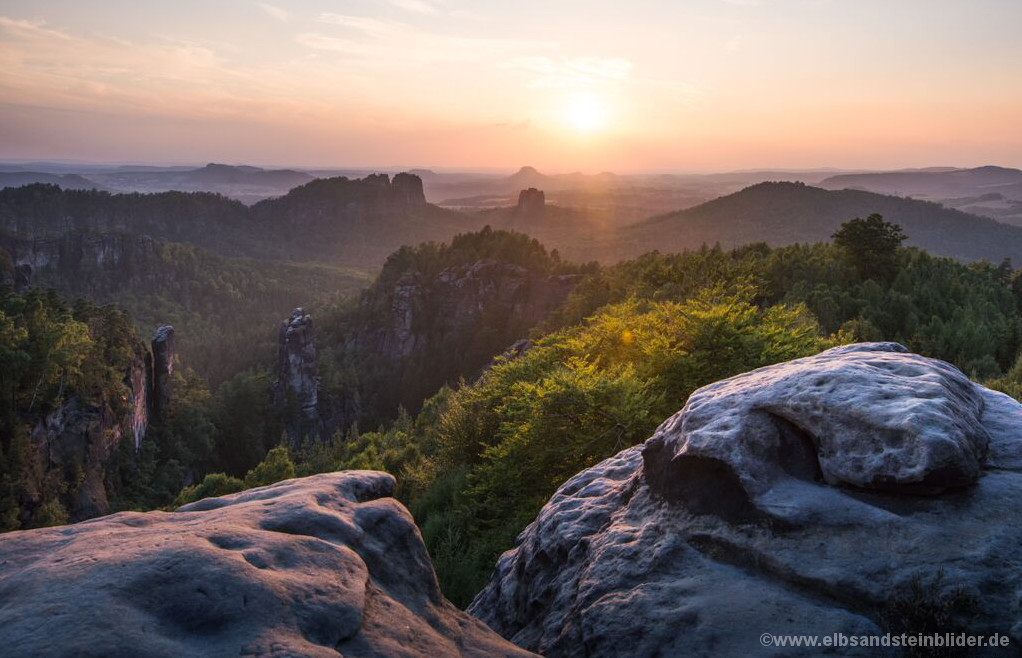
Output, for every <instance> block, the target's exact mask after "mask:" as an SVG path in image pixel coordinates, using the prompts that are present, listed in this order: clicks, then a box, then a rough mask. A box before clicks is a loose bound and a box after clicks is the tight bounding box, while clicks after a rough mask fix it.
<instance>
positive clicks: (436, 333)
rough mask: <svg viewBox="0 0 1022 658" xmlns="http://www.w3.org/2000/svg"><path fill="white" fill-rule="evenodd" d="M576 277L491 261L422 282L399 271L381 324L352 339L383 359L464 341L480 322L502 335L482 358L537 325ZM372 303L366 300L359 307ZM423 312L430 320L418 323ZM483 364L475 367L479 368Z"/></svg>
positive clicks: (412, 274)
mask: <svg viewBox="0 0 1022 658" xmlns="http://www.w3.org/2000/svg"><path fill="white" fill-rule="evenodd" d="M578 280H579V276H578V275H573V274H569V275H552V276H547V275H542V274H536V273H534V272H532V271H530V270H528V269H526V268H524V267H521V266H519V265H515V264H512V263H507V262H502V261H498V260H493V259H486V260H480V261H476V262H474V263H472V264H470V265H467V266H456V267H450V268H447V269H445V270H443V271H442V272H440V273H439V274H437V275H436V276H435V278H431V279H430V278H426V277H424V275H423V274H422V273H420V272H417V271H411V272H405V273H403V274H402V275H401V277H400V278H399V279H398V280H397V282H396V284H395V285H394V286H393V288H392V290H391V291H390V292H389V295H388V297H389V300H390V304H389V307H390V308H389V313H388V317H387V319H386V321H385V322H382V323H381V322H371V323H367V324H366V325H365V326H363V327H362V328H361V330H360V331H359V334H358V337H357V340H358V341H360V342H361V343H362V344H363V345H365V346H366V347H370V348H371V349H373V350H374V351H375V352H377V353H379V354H381V355H384V356H386V357H387V358H389V359H403V358H408V357H410V356H412V355H413V354H414V353H416V352H420V351H425V350H432V349H438V348H439V345H438V344H437V343H438V339H439V337H443V338H445V339H447V340H450V341H452V342H453V343H462V344H465V343H470V342H471V341H472V340H473V335H474V334H477V333H478V332H479V329H480V323H481V322H482V321H483V319H484V318H487V319H490V320H491V321H492V322H493V323H494V324H495V325H496V326H497V327H499V328H500V329H501V332H502V333H503V334H505V336H502V337H501V339H502V341H503V342H501V343H499V344H497V345H495V346H494V349H493V350H490V351H489V352H488V355H487V357H491V356H493V355H494V354H498V353H500V351H501V350H502V349H503V348H504V347H506V346H507V345H508V344H509V343H511V342H512V341H514V340H516V339H517V338H518V337H520V336H521V335H522V334H524V332H526V331H528V330H529V329H530V328H532V327H534V326H536V325H537V324H539V323H540V322H542V321H543V320H544V319H545V318H546V317H547V315H548V314H549V313H550V312H551V311H553V310H554V309H556V308H557V307H558V306H560V304H561V303H562V302H563V301H564V299H565V298H566V297H567V296H568V294H569V293H570V292H571V291H572V290H573V289H574V287H575V285H576V284H577V283H578ZM375 301H376V300H374V299H372V298H371V297H368V298H366V299H364V300H363V306H369V305H371V304H373V303H374V302H375ZM427 313H428V314H429V316H430V321H429V322H425V321H423V320H424V319H425V318H424V317H423V316H424V315H426V314H427ZM483 365H484V364H483V363H480V364H476V367H482V366H483Z"/></svg>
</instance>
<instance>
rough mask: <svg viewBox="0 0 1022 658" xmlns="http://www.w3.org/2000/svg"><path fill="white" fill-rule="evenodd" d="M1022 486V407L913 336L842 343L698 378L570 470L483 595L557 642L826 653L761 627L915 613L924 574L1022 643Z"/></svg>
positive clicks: (878, 620)
mask: <svg viewBox="0 0 1022 658" xmlns="http://www.w3.org/2000/svg"><path fill="white" fill-rule="evenodd" d="M1020 495H1022V405H1019V404H1018V403H1017V402H1015V401H1014V400H1012V399H1011V398H1009V397H1007V396H1005V395H1002V394H1000V393H996V392H994V391H990V390H988V389H985V388H983V387H981V386H979V385H976V384H972V383H971V382H969V380H968V379H967V378H966V377H965V376H964V375H963V374H962V373H961V372H959V371H958V370H956V369H955V368H954V367H952V366H950V365H948V364H946V363H943V362H941V361H936V360H933V359H927V358H924V357H921V356H918V355H915V354H909V353H907V351H906V350H905V348H903V347H901V346H900V345H896V344H892V343H869V344H859V345H851V346H846V347H841V348H835V349H832V350H829V351H827V352H824V353H822V354H819V355H817V356H814V357H810V358H806V359H799V360H796V361H792V362H789V363H784V364H779V365H776V366H770V367H767V368H761V369H759V370H756V371H753V372H750V373H746V374H744V375H740V376H738V377H734V378H731V379H728V380H724V381H722V382H718V383H716V384H713V385H710V386H707V387H705V388H702V389H700V390H699V391H697V392H696V393H694V394H693V395H692V396H691V397H690V399H689V401H688V403H687V404H686V406H685V408H684V409H682V410H681V411H680V412H679V413H678V414H676V415H675V416H673V417H671V418H670V419H668V420H667V421H666V422H664V423H663V424H662V425H661V426H660V428H659V429H658V430H657V431H656V433H655V434H654V435H653V437H652V438H650V439H649V440H648V441H647V442H646V443H645V444H644V445H640V446H635V447H632V448H629V449H627V450H624V451H623V452H621V453H619V454H618V455H616V456H614V457H612V458H610V459H608V460H605V461H603V462H601V463H600V464H598V465H596V466H594V467H592V468H590V469H588V470H586V471H583V472H582V473H579V474H578V475H576V476H575V477H574V478H572V479H571V480H569V481H568V482H567V483H565V484H564V485H563V486H562V487H561V488H560V489H559V490H558V491H557V493H556V494H555V495H554V496H553V497H552V498H551V499H550V501H549V502H548V503H547V505H546V506H545V507H544V508H543V510H542V511H541V512H540V514H539V516H538V517H537V519H536V521H535V522H534V523H533V524H531V525H530V526H529V527H528V528H527V529H526V530H525V531H524V532H523V533H522V535H521V536H520V537H519V539H518V542H517V546H516V547H515V548H514V549H513V550H511V551H508V552H507V553H505V554H504V555H503V556H502V557H501V558H500V561H499V562H498V564H497V568H496V570H495V572H494V574H493V576H492V578H491V580H490V583H489V584H488V585H487V587H486V588H485V589H484V590H483V591H482V592H481V593H480V594H479V595H478V596H477V597H476V599H475V601H474V602H473V604H472V606H471V607H470V608H469V612H471V613H473V614H475V615H477V616H479V617H480V618H482V619H483V620H484V621H486V622H487V623H488V624H489V625H490V626H491V627H492V628H493V629H495V630H496V631H498V632H499V633H501V634H502V635H503V636H504V637H506V638H508V639H510V640H512V641H514V642H515V643H517V644H518V645H520V646H522V647H525V648H527V649H530V650H532V651H537V652H539V653H542V654H544V655H546V656H550V657H558V656H587V657H599V656H663V655H714V656H750V655H778V656H780V655H784V656H794V655H805V656H815V655H818V654H819V649H818V648H796V647H785V648H783V649H781V648H776V647H775V648H770V647H764V646H763V645H762V644H761V643H760V636H761V635H762V634H764V633H769V634H774V635H782V634H813V635H818V636H821V637H822V636H824V635H827V634H831V633H844V634H846V635H848V636H853V635H854V636H861V635H870V634H882V633H884V632H886V631H888V630H891V631H904V630H905V628H904V627H902V628H898V627H897V626H896V625H895V624H896V623H899V622H898V617H897V615H894V614H892V613H891V610H895V609H897V608H896V606H895V605H894V603H895V602H897V601H899V600H905V599H906V598H911V595H910V594H909V593H910V592H912V591H913V586H918V585H919V584H923V585H924V586H928V587H930V588H931V589H932V591H931V592H930V594H931V595H932V597H933V600H934V601H937V602H938V603H939V604H940V605H943V603H947V606H946V612H947V615H948V617H949V619H947V620H945V621H944V625H943V627H942V629H945V628H946V629H952V630H953V629H960V630H967V631H968V632H971V633H982V634H986V635H990V634H993V633H999V634H1000V635H1002V636H1005V635H1006V636H1009V637H1010V638H1011V642H1012V646H1013V647H1015V648H1017V647H1018V646H1019V642H1020V641H1022V621H1020V620H1022V596H1020V592H1022V568H1020V567H1019V566H1018V565H1019V564H1020V563H1022V551H1020V549H1019V546H1020V545H1022V506H1020V505H1019V504H1018V502H1017V501H1018V500H1019V496H1020ZM938 574H941V575H938ZM963 601H969V603H968V605H967V606H966V605H965V604H964V603H962V602H963ZM955 602H957V603H955ZM942 614H943V613H942ZM884 651H885V649H882V648H881V649H880V650H879V651H878V649H876V648H864V647H863V648H857V647H846V648H844V649H841V653H840V655H885V654H884V653H883V652H884ZM887 651H889V652H892V655H900V654H898V653H897V651H898V650H897V649H893V648H889V649H887ZM997 651H1003V649H998V650H994V651H992V652H990V653H988V654H984V653H983V652H982V651H981V652H978V655H1000V654H998V653H997Z"/></svg>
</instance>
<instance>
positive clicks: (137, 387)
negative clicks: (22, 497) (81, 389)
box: [30, 343, 150, 521]
mask: <svg viewBox="0 0 1022 658" xmlns="http://www.w3.org/2000/svg"><path fill="white" fill-rule="evenodd" d="M148 358H149V354H148V353H147V352H145V348H144V346H143V345H142V344H141V343H138V344H136V346H135V351H134V354H133V355H132V357H131V358H130V359H129V361H128V363H127V365H126V366H125V371H124V380H123V381H124V384H125V387H126V391H125V394H126V395H125V398H124V402H125V403H126V411H125V412H123V413H122V412H115V411H114V408H113V405H112V404H111V402H112V401H111V400H110V399H108V398H105V397H98V398H92V399H83V398H82V397H81V396H79V395H72V396H70V397H69V398H68V399H67V400H66V401H64V402H63V403H61V404H60V405H58V406H57V407H56V408H55V409H53V410H51V411H50V412H49V413H47V414H46V415H45V416H42V417H40V418H39V419H38V420H37V421H36V423H35V425H34V427H33V428H32V445H33V446H34V448H35V451H36V455H35V457H36V460H37V464H38V465H39V466H40V467H50V466H60V467H63V468H65V469H80V470H79V471H78V472H79V473H80V479H78V480H77V481H76V482H75V483H74V487H73V488H69V490H68V491H67V492H66V493H67V494H68V495H67V498H66V500H65V502H66V504H67V507H68V510H69V512H70V514H71V519H72V520H75V521H77V520H81V519H86V518H92V517H95V516H99V515H101V514H108V513H109V512H110V502H109V497H108V495H107V488H106V483H105V481H106V464H107V461H108V460H109V459H110V457H111V455H112V454H113V453H114V450H116V448H117V446H118V444H120V442H121V441H129V440H130V441H131V442H132V445H133V446H134V448H135V450H138V448H139V447H140V445H141V443H142V440H143V439H144V438H145V435H146V432H147V431H148V429H149V405H150V383H149V373H148V368H147V359H148ZM30 502H31V501H30Z"/></svg>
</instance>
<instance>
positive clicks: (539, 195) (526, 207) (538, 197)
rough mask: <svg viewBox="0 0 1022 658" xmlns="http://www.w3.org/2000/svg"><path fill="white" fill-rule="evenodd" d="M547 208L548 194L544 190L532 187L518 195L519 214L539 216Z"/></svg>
mask: <svg viewBox="0 0 1022 658" xmlns="http://www.w3.org/2000/svg"><path fill="white" fill-rule="evenodd" d="M545 206H546V194H544V193H543V190H537V189H536V188H534V187H530V188H529V189H527V190H522V191H521V192H519V193H518V212H520V213H529V214H537V213H540V212H543V208H544V207H545Z"/></svg>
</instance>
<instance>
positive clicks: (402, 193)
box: [390, 173, 426, 206]
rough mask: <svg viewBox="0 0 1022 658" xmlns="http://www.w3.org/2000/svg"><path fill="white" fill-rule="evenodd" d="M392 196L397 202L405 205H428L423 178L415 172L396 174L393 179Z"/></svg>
mask: <svg viewBox="0 0 1022 658" xmlns="http://www.w3.org/2000/svg"><path fill="white" fill-rule="evenodd" d="M390 185H391V196H392V198H393V200H394V201H395V202H397V203H398V204H401V205H405V206H424V205H426V195H425V194H424V193H423V191H422V179H421V178H419V177H418V176H416V175H415V174H405V173H401V174H394V180H393V181H391V184H390Z"/></svg>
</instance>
